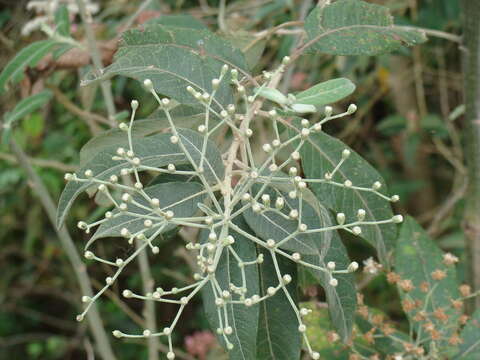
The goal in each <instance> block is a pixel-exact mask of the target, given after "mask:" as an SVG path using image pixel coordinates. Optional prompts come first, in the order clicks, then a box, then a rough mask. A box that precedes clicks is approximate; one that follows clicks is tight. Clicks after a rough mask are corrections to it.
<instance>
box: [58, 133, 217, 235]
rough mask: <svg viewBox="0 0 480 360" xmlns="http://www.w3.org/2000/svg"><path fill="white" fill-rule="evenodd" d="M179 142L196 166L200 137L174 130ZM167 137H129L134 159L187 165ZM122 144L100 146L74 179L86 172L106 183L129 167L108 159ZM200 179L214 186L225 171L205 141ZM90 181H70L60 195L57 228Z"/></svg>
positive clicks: (151, 163) (155, 164)
mask: <svg viewBox="0 0 480 360" xmlns="http://www.w3.org/2000/svg"><path fill="white" fill-rule="evenodd" d="M178 133H179V136H180V138H181V141H182V142H183V143H184V145H185V149H186V151H187V152H188V154H189V155H190V158H192V160H193V161H194V163H196V164H197V165H199V163H200V158H201V154H202V145H203V137H201V136H200V134H199V133H197V132H195V131H192V130H188V129H178ZM170 136H171V134H159V135H153V136H149V137H143V138H133V140H132V141H133V150H134V151H135V156H136V157H138V158H139V159H140V161H141V163H142V165H145V166H151V167H162V166H166V165H168V164H175V165H177V164H187V163H188V158H187V157H186V156H185V154H184V153H183V151H182V149H181V148H180V146H179V144H172V143H171V142H170ZM122 145H123V143H115V144H114V145H109V146H103V147H100V150H99V152H98V153H97V154H96V155H95V156H94V157H92V158H90V160H89V161H88V162H86V163H85V164H84V166H82V168H81V169H80V170H79V171H78V172H77V175H78V177H80V178H84V177H85V176H84V175H83V174H84V173H85V170H87V169H90V170H92V172H93V175H94V177H95V178H96V179H100V180H106V179H108V178H109V177H110V176H111V175H118V174H119V173H120V170H121V169H122V168H125V167H126V168H130V167H131V165H130V164H129V163H128V162H127V161H124V160H121V161H118V160H112V156H114V155H115V154H116V150H117V148H118V147H119V146H122ZM203 166H204V176H205V179H206V180H207V181H208V182H210V183H216V182H217V181H218V180H217V179H223V176H224V172H225V168H224V166H223V161H222V158H221V154H220V152H219V150H218V149H217V147H216V146H215V145H214V144H213V143H212V142H211V141H208V142H207V147H206V152H205V160H204V164H203ZM91 185H92V182H77V181H70V182H69V183H68V184H67V186H66V187H65V189H64V190H63V192H62V195H61V196H60V200H59V204H58V211H57V226H61V224H62V223H63V221H64V220H65V216H66V215H67V213H68V210H69V209H70V207H71V205H72V203H73V201H74V200H75V199H76V198H77V197H78V195H80V193H81V192H82V191H84V190H86V189H88V188H89V187H90V186H91Z"/></svg>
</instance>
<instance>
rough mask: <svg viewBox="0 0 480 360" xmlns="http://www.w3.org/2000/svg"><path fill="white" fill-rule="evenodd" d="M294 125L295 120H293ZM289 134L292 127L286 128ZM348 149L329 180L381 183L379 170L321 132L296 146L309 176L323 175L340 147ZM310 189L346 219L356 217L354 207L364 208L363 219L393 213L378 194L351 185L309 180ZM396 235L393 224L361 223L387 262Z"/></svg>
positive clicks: (336, 158)
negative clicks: (350, 186) (338, 167)
mask: <svg viewBox="0 0 480 360" xmlns="http://www.w3.org/2000/svg"><path fill="white" fill-rule="evenodd" d="M295 124H296V126H298V122H295ZM290 131H291V134H295V133H296V131H294V130H292V129H290ZM344 149H349V150H350V152H351V155H350V157H349V158H348V159H347V160H346V161H345V162H344V164H343V165H342V166H341V167H340V169H338V171H337V172H336V173H335V175H334V177H333V179H332V180H333V181H336V182H338V183H343V182H345V180H350V181H351V182H352V183H353V185H354V186H358V187H366V188H371V187H372V185H373V183H375V182H376V181H379V182H381V183H382V184H383V186H382V187H383V190H382V191H385V185H384V181H383V179H382V177H381V176H380V174H379V173H378V172H377V171H376V170H375V169H374V168H373V167H372V166H371V165H370V164H369V163H368V162H367V161H366V160H365V159H363V158H362V157H361V156H360V155H358V154H357V153H355V152H354V151H353V150H352V149H350V148H349V147H348V146H347V145H345V144H344V143H343V142H342V141H340V140H338V139H335V138H333V137H331V136H329V135H327V134H325V133H324V132H317V133H314V134H311V135H310V136H309V137H308V138H307V139H306V140H305V145H304V146H303V147H302V149H301V150H300V155H301V159H302V167H303V170H304V172H305V176H306V177H307V178H309V179H324V176H325V174H326V173H327V172H332V170H333V169H334V168H335V166H336V165H337V164H338V163H339V162H340V160H341V158H342V151H343V150H344ZM310 187H311V189H312V190H313V192H314V193H315V195H316V196H317V198H318V199H319V201H321V203H322V204H323V205H325V206H327V207H329V208H331V209H332V210H333V211H335V212H343V213H344V214H345V215H346V218H347V221H356V214H357V211H358V209H364V210H365V211H366V218H365V220H368V221H374V220H385V219H390V218H391V217H392V216H393V213H392V209H391V207H390V203H389V202H388V201H387V200H385V199H382V198H380V197H379V196H378V195H376V194H374V193H372V192H368V191H361V190H358V189H354V188H345V187H341V186H334V185H332V184H329V183H311V184H310ZM396 235H397V230H396V226H395V225H393V224H383V225H368V226H363V227H362V235H361V236H362V237H363V238H364V239H365V240H367V241H368V242H369V243H370V244H371V245H373V246H374V247H375V248H376V249H377V252H378V254H379V257H380V259H381V260H382V262H383V263H388V254H389V253H390V252H391V251H392V249H393V246H394V244H395V239H396Z"/></svg>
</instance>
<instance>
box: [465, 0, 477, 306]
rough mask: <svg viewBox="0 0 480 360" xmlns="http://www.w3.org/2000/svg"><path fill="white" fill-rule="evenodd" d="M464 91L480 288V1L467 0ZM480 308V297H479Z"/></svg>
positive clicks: (468, 217)
mask: <svg viewBox="0 0 480 360" xmlns="http://www.w3.org/2000/svg"><path fill="white" fill-rule="evenodd" d="M463 9H464V19H465V26H464V33H465V35H464V47H465V51H464V54H463V56H464V59H463V60H464V79H465V80H464V91H465V105H466V118H465V121H466V124H465V125H466V126H465V130H464V131H465V134H464V136H465V156H466V161H467V165H468V180H469V181H468V191H467V194H468V197H467V199H466V206H465V214H464V229H465V235H466V237H467V247H468V248H469V251H468V252H467V253H468V254H470V274H469V275H470V282H471V285H472V287H473V289H474V291H478V290H479V289H480V121H479V119H480V87H479V86H480V85H479V84H480V68H479V66H480V22H479V21H478V18H479V16H480V2H478V1H468V0H464V1H463ZM475 305H476V307H477V308H478V307H480V299H479V298H477V299H476V300H475Z"/></svg>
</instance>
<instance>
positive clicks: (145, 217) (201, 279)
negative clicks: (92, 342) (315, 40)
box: [65, 57, 454, 359]
mask: <svg viewBox="0 0 480 360" xmlns="http://www.w3.org/2000/svg"><path fill="white" fill-rule="evenodd" d="M289 61H290V59H289V58H288V57H285V58H284V59H283V61H282V64H281V65H280V67H279V68H278V69H277V70H275V71H273V72H271V73H270V72H265V73H264V76H263V78H264V80H265V83H264V84H263V85H262V86H260V87H259V88H257V89H256V90H254V92H253V93H252V94H249V89H247V88H246V87H245V85H244V83H245V82H244V80H245V79H242V78H241V77H242V76H241V72H240V71H239V70H237V69H235V68H234V69H229V67H228V66H227V65H225V66H223V67H222V68H221V71H220V74H219V76H218V77H217V78H214V79H212V81H211V89H208V91H207V90H206V89H200V88H198V89H196V88H195V87H194V86H188V87H187V88H186V91H187V92H188V93H189V94H190V95H191V96H192V97H193V98H194V99H196V100H197V101H198V102H199V103H200V104H201V105H202V106H203V107H204V108H205V117H204V119H203V122H202V123H201V124H199V125H198V128H197V129H198V134H199V135H200V137H201V138H202V140H201V141H199V143H200V144H196V146H197V148H195V152H193V150H192V146H191V145H192V144H188V145H189V146H186V145H187V144H185V143H184V141H185V140H184V138H182V136H181V133H179V129H178V128H177V126H176V124H175V121H174V119H172V116H171V114H170V108H169V107H170V106H171V105H172V104H171V103H170V100H169V99H168V98H160V97H159V96H158V94H157V93H156V91H155V86H154V83H153V82H152V80H150V79H145V80H144V82H143V85H144V88H145V89H146V90H147V91H149V92H150V93H151V94H152V95H153V96H154V97H155V99H156V100H157V102H158V104H159V106H160V108H161V109H163V111H164V112H165V114H166V117H167V120H168V121H169V127H170V131H171V135H169V136H170V137H169V139H170V142H171V143H172V144H174V145H176V146H178V148H179V149H180V151H181V152H182V153H183V155H184V156H185V158H186V159H187V160H188V162H189V164H188V165H189V166H191V167H192V168H193V170H191V171H190V170H188V171H187V170H179V169H177V166H176V165H175V164H174V163H171V164H168V165H166V166H160V167H152V166H147V165H145V164H147V162H146V161H145V160H144V159H143V158H142V156H140V155H138V154H137V153H136V152H135V148H134V147H135V146H134V142H133V138H132V128H133V126H134V117H135V112H136V110H137V108H138V106H139V105H138V102H137V101H135V100H134V101H132V103H131V108H132V116H131V118H130V122H129V123H127V122H125V123H121V124H120V125H119V128H120V129H121V130H122V131H125V133H126V136H127V140H128V147H119V148H117V150H116V152H115V153H114V154H112V160H113V161H115V162H118V166H116V169H117V171H116V172H115V173H109V174H108V176H105V175H104V174H96V173H95V172H94V171H93V170H92V169H87V170H85V171H84V173H83V174H66V175H65V179H66V180H68V181H75V182H80V183H85V184H88V185H92V186H93V185H95V186H96V187H97V189H98V191H99V192H101V193H102V194H103V195H104V196H105V197H106V198H107V199H109V200H110V202H111V203H112V205H113V207H114V208H113V210H110V211H107V212H106V213H105V216H104V218H103V219H101V220H98V221H95V222H93V223H90V224H88V223H86V222H84V221H80V222H79V223H78V227H79V228H80V229H82V230H84V231H86V232H87V233H89V232H90V231H91V229H92V228H94V227H97V226H100V228H99V229H101V228H102V226H106V225H107V224H111V223H109V222H111V221H113V220H118V219H120V218H121V217H130V218H131V219H132V221H131V223H132V224H133V223H134V224H135V226H133V225H131V224H127V223H126V224H125V225H124V226H121V227H119V228H118V229H115V231H116V233H115V235H118V236H121V237H123V238H125V239H126V240H127V241H128V243H129V244H133V243H136V245H137V246H136V248H135V250H134V251H133V252H132V253H131V255H129V256H127V257H126V258H124V259H115V260H113V261H111V260H106V259H102V258H100V257H98V256H96V255H95V254H94V253H93V252H92V251H91V250H88V251H86V252H85V258H87V259H88V260H94V261H99V262H102V263H105V264H107V265H110V266H113V267H115V268H116V270H115V272H114V273H113V275H111V276H109V277H107V278H106V279H105V286H104V287H103V288H102V289H101V290H100V291H99V292H98V293H97V294H95V295H94V296H92V297H87V296H84V297H83V298H82V300H83V302H84V303H85V304H86V308H85V311H84V312H83V313H82V314H80V315H79V316H78V320H82V319H83V318H84V315H85V313H86V312H87V311H88V309H89V307H90V306H91V304H92V303H93V302H94V301H95V300H96V299H98V298H99V296H101V295H102V294H103V293H104V292H105V291H106V290H107V289H108V288H109V287H110V286H111V285H112V284H113V283H114V282H115V281H116V280H117V279H118V277H119V276H120V274H121V271H122V270H123V269H124V268H125V266H127V265H128V264H129V263H130V262H132V260H134V259H135V258H136V257H137V256H138V255H139V254H140V253H141V252H142V251H144V250H145V249H148V248H150V249H151V251H152V253H153V254H158V253H159V252H160V248H159V246H158V245H155V241H156V239H157V237H158V236H159V234H161V233H162V232H163V231H164V230H165V229H168V228H172V227H173V226H187V227H190V228H197V229H198V230H199V231H200V234H201V236H200V238H201V240H199V241H190V242H188V243H187V244H186V249H187V250H188V251H189V252H192V254H193V256H194V258H195V259H196V267H197V268H198V270H197V272H196V273H195V274H193V279H194V282H193V283H192V284H189V285H187V286H185V287H182V288H172V289H170V290H164V289H162V288H160V287H158V288H156V290H155V291H152V292H151V293H146V294H143V295H142V294H137V293H135V292H133V291H132V290H129V289H125V290H123V293H122V294H123V296H124V297H125V298H132V299H139V300H148V301H156V302H159V303H170V304H176V305H178V306H179V308H178V312H177V315H176V316H175V318H174V320H173V322H172V323H171V324H170V325H169V327H166V328H164V329H163V330H162V331H159V332H157V331H152V330H149V329H146V330H144V331H143V332H142V333H141V334H126V333H124V332H122V331H120V330H115V331H114V332H113V335H114V336H116V337H119V338H120V337H135V338H137V337H154V336H158V337H161V336H165V337H167V340H168V343H169V350H168V353H167V358H168V359H174V358H175V353H174V351H173V347H172V338H171V335H172V332H173V331H174V329H175V327H176V325H177V323H178V321H179V319H180V316H181V314H182V312H183V311H184V308H185V306H187V305H188V303H189V302H190V300H191V299H192V298H193V297H194V296H195V295H196V294H198V293H199V291H200V290H202V289H204V288H206V289H212V298H213V299H214V304H215V307H216V309H217V314H218V319H217V320H218V324H220V325H219V327H218V328H217V334H218V335H219V336H221V337H222V338H223V339H224V342H225V344H226V346H227V348H228V349H233V347H234V345H233V343H232V342H231V341H230V340H231V337H232V336H235V334H234V331H235V330H234V327H232V325H231V319H230V315H229V312H228V311H227V310H226V305H228V304H238V305H243V306H246V307H251V306H256V305H258V304H259V303H261V302H263V301H265V300H266V299H268V298H271V297H273V296H285V297H286V298H287V299H288V300H289V303H290V304H291V306H292V311H293V312H294V313H295V315H296V318H297V320H298V331H299V332H300V333H302V336H303V339H304V341H305V344H306V346H307V349H308V352H309V354H310V356H311V357H312V358H313V359H318V358H319V357H320V355H319V354H318V352H315V351H313V350H312V348H311V346H310V343H309V340H308V337H307V335H306V330H307V326H306V325H305V322H304V320H303V318H304V317H305V316H306V315H308V313H309V310H308V309H305V308H299V307H298V306H297V305H296V304H295V302H294V301H293V299H292V298H291V295H290V293H289V290H288V289H287V285H288V284H290V283H291V282H292V281H293V280H294V279H292V276H291V275H290V274H287V273H282V271H281V270H280V267H279V266H278V258H279V257H283V258H286V259H288V260H290V261H292V262H294V263H296V264H298V265H299V266H305V267H307V268H310V269H312V270H315V271H321V272H323V273H324V274H327V276H328V284H327V286H331V287H336V286H337V285H338V284H339V281H341V280H340V277H338V276H337V274H346V273H351V272H354V271H356V270H357V269H358V267H359V265H358V263H357V262H351V263H350V264H349V265H348V266H346V267H344V268H342V267H341V266H339V265H338V264H337V263H335V262H334V261H327V262H326V264H324V265H318V264H312V263H309V262H308V261H306V260H305V259H306V258H307V257H304V256H302V254H301V252H299V251H288V250H285V249H286V246H287V248H288V245H289V244H290V243H291V242H292V241H294V240H293V239H297V238H300V237H302V236H307V235H308V236H309V235H315V234H319V233H325V232H328V231H336V230H338V229H343V230H346V231H349V232H350V233H352V234H354V235H362V228H363V227H366V226H371V225H379V224H385V223H399V222H401V221H402V217H401V215H395V216H394V217H392V218H390V219H384V220H375V219H372V217H371V214H370V213H369V212H368V211H367V210H365V209H358V211H357V213H356V219H354V220H352V221H350V220H349V221H347V215H346V214H344V213H341V212H340V213H338V214H337V215H336V223H332V224H326V225H323V226H321V225H320V224H312V223H311V222H308V221H307V220H306V218H307V216H306V215H305V211H306V210H305V209H306V208H307V206H308V202H307V201H306V200H305V199H306V198H307V197H308V194H309V193H308V192H309V191H310V190H309V185H310V184H315V183H324V184H330V185H331V186H337V187H344V188H346V189H353V190H355V191H359V192H362V191H363V192H370V193H373V194H375V195H377V196H379V197H380V198H382V199H384V200H386V201H397V200H398V196H396V195H395V196H392V197H388V196H386V195H384V194H383V193H381V192H380V190H381V187H382V184H381V183H380V182H378V181H377V182H375V183H374V184H373V185H372V186H371V187H360V186H356V185H355V184H353V183H352V181H350V180H348V179H343V180H338V179H339V178H340V177H339V176H338V175H339V172H340V168H341V166H342V165H343V164H344V163H345V162H347V161H348V159H349V158H350V157H351V154H352V151H351V150H349V149H344V150H343V151H342V152H341V154H339V159H340V160H339V161H338V163H337V164H336V166H334V168H333V169H332V170H331V171H329V172H327V173H326V174H325V175H324V177H323V178H321V179H310V178H305V177H302V175H301V171H300V170H299V166H298V165H299V161H300V160H301V154H302V148H303V146H304V145H305V143H306V142H307V141H308V140H309V137H310V136H312V134H314V133H318V132H320V131H322V125H323V124H324V123H326V122H327V121H330V120H332V119H336V118H339V117H342V116H346V115H350V114H352V113H354V112H355V111H356V106H355V105H353V104H352V105H350V106H349V107H348V109H347V111H346V112H344V113H342V114H337V115H334V114H333V109H332V108H331V107H330V106H326V107H325V109H324V115H325V117H324V118H323V119H322V120H320V121H318V122H316V123H311V121H310V120H308V119H302V120H301V121H300V127H299V128H298V129H296V131H297V132H296V134H295V135H293V136H291V137H290V138H289V139H288V140H284V139H283V138H282V136H281V134H280V131H279V124H281V123H282V122H283V121H284V120H283V119H282V117H281V116H280V115H279V113H278V112H277V110H275V109H271V110H269V111H262V110H261V106H262V104H263V102H262V101H258V102H257V101H256V99H257V97H258V96H261V97H263V98H267V99H270V100H272V101H274V102H276V103H277V104H280V105H285V106H286V107H288V108H289V109H291V110H293V111H295V112H296V113H309V112H311V111H313V110H312V109H306V108H302V106H303V105H304V104H299V103H297V102H296V99H295V97H294V96H293V95H290V94H289V95H287V96H285V95H283V94H281V93H280V92H279V91H277V90H276V89H274V88H273V87H271V86H269V85H270V84H271V83H270V82H271V81H272V80H273V79H274V78H276V77H277V76H278V75H279V74H281V73H282V72H283V71H284V70H285V67H286V66H287V65H288V63H289ZM227 77H228V78H229V79H228V81H227V80H226V79H227ZM228 86H231V88H233V89H234V91H235V93H236V95H238V103H235V104H228V105H226V106H224V105H222V104H221V103H220V102H219V101H218V100H217V96H216V95H217V92H218V91H220V90H221V89H223V88H224V87H228ZM314 111H316V109H315V110H314ZM261 117H267V118H268V119H269V120H270V121H271V123H272V124H273V136H272V137H267V139H270V140H269V142H265V143H264V144H263V145H262V147H261V148H262V150H263V152H264V154H263V156H260V157H259V156H258V154H254V152H253V150H252V142H253V141H254V138H255V136H254V135H255V134H254V131H253V130H252V128H253V126H250V125H251V124H252V121H253V120H255V119H257V118H261ZM213 118H215V122H213V121H212V119H213ZM222 127H223V128H224V129H227V130H228V129H229V130H231V132H232V134H233V135H234V138H235V140H234V141H233V143H232V144H231V146H230V149H229V150H228V151H227V153H226V155H225V156H224V161H225V164H224V165H225V168H226V170H225V175H224V177H223V178H218V177H217V181H216V182H213V183H212V181H211V179H209V178H207V175H206V173H207V171H206V170H207V167H208V169H211V168H212V164H211V163H210V162H209V159H208V151H207V148H208V146H209V145H208V144H209V142H210V141H211V140H212V136H213V135H214V134H217V131H219V129H222ZM286 149H290V152H289V155H288V156H287V157H285V155H284V154H285V150H286ZM137 150H138V149H137ZM239 154H240V155H239ZM237 157H238V158H237ZM142 171H147V172H148V171H149V172H151V173H155V174H160V176H163V175H162V174H181V175H189V176H192V177H196V178H197V179H198V180H199V183H200V184H201V185H202V187H203V190H202V191H201V193H202V194H205V195H206V200H205V201H204V202H199V203H198V204H197V207H198V209H195V210H196V214H195V215H194V216H190V217H181V216H179V215H178V214H175V212H174V211H173V210H172V208H171V207H169V206H168V205H165V203H164V199H163V198H158V199H157V198H155V197H151V196H150V195H149V193H148V188H144V185H143V183H142V181H141V177H140V175H139V173H140V172H142ZM234 177H235V181H233V179H234ZM276 186H277V187H278V188H279V189H281V190H278V191H275V192H268V191H267V190H268V189H269V188H274V189H275V187H276ZM219 193H220V194H221V195H222V197H221V200H219V198H220V196H219ZM196 195H198V194H195V195H193V196H196ZM190 197H191V196H190ZM188 200H189V198H186V199H184V200H181V201H180V202H177V203H181V202H182V201H188ZM246 211H252V212H253V213H254V214H255V216H258V217H268V216H270V215H272V214H274V215H275V216H278V217H280V218H281V219H282V222H285V223H288V224H293V230H292V231H291V233H289V234H288V235H286V236H285V237H284V238H275V239H270V238H267V239H262V238H261V237H259V236H257V235H255V234H254V233H250V232H246V231H244V230H242V229H241V228H240V227H238V226H237V225H236V223H235V221H234V220H235V218H236V217H237V216H241V215H242V214H243V213H244V212H246ZM333 222H334V221H333ZM97 231H98V230H97ZM112 231H113V230H112ZM234 234H240V235H241V240H239V239H238V238H236V235H235V236H234ZM95 238H96V235H94V236H93V238H92V240H91V241H93V240H94V239H95ZM239 241H252V242H253V243H255V244H256V245H257V246H258V247H260V248H262V249H263V250H262V252H260V253H259V254H258V255H257V256H252V258H242V256H240V254H239V253H238V251H237V249H238V247H237V246H238V242H239ZM225 256H229V257H230V259H232V261H233V262H236V265H237V267H238V269H239V271H240V274H241V277H240V278H241V281H238V282H234V281H230V282H228V283H226V284H225V283H220V282H219V279H218V277H217V271H218V269H219V264H220V261H221V259H222V258H224V257H225ZM265 256H269V257H271V261H272V262H273V263H274V264H275V272H276V277H277V280H278V281H277V282H276V284H273V285H272V286H269V287H268V288H267V289H265V291H264V293H262V294H252V293H251V292H250V291H249V289H250V288H251V286H250V284H249V283H248V282H247V276H246V274H247V271H248V270H249V267H260V266H264V260H265ZM445 261H448V262H452V261H454V259H453V258H448V259H445Z"/></svg>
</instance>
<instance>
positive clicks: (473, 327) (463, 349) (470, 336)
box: [454, 309, 480, 360]
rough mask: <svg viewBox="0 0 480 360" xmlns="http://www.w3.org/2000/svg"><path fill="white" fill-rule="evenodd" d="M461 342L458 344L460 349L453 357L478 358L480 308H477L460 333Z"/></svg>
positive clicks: (479, 346)
mask: <svg viewBox="0 0 480 360" xmlns="http://www.w3.org/2000/svg"><path fill="white" fill-rule="evenodd" d="M460 338H461V339H462V340H463V343H462V344H461V345H460V351H459V352H458V354H456V355H455V356H454V359H455V360H457V359H463V360H477V359H480V309H477V310H476V311H475V312H474V313H473V315H472V318H471V319H470V320H469V321H468V322H467V325H465V327H464V328H463V330H462V332H461V333H460Z"/></svg>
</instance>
